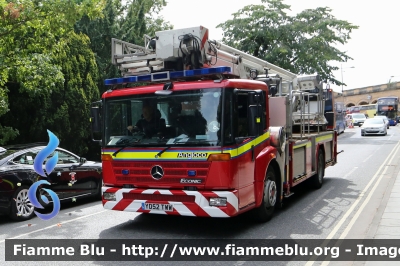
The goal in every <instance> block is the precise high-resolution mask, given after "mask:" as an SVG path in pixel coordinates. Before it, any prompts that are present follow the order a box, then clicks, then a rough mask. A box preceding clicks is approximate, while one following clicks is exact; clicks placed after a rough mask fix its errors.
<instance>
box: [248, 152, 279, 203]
mask: <svg viewBox="0 0 400 266" xmlns="http://www.w3.org/2000/svg"><path fill="white" fill-rule="evenodd" d="M277 152H278V151H277V150H276V149H275V148H274V147H272V146H270V147H267V148H266V149H264V150H263V152H261V153H260V154H259V156H257V158H256V165H255V171H256V172H255V186H254V190H255V203H256V204H255V207H259V206H260V205H261V200H262V198H263V193H264V181H265V177H266V176H267V171H268V168H269V167H272V169H273V170H274V172H275V175H276V178H277V182H276V184H277V186H278V191H279V197H277V199H278V201H279V202H281V197H282V195H283V194H282V189H283V184H282V176H281V171H280V167H279V164H278V162H277V160H276V157H277Z"/></svg>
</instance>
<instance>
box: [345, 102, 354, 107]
mask: <svg viewBox="0 0 400 266" xmlns="http://www.w3.org/2000/svg"><path fill="white" fill-rule="evenodd" d="M352 106H355V104H354V103H348V104H346V107H352Z"/></svg>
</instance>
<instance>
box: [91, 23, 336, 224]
mask: <svg viewBox="0 0 400 266" xmlns="http://www.w3.org/2000/svg"><path fill="white" fill-rule="evenodd" d="M111 59H112V62H113V64H115V65H117V66H118V67H119V69H120V70H121V73H122V77H118V78H113V79H107V80H105V84H106V85H108V86H109V89H108V90H107V91H106V92H105V93H104V94H103V95H102V99H101V101H99V102H96V103H93V105H92V108H91V114H92V115H91V116H92V119H91V121H92V131H93V132H98V133H99V132H100V133H101V139H98V140H95V141H98V142H99V143H100V144H101V149H102V163H103V180H104V186H103V188H102V194H103V197H102V203H103V206H104V208H105V209H109V210H116V211H131V212H143V213H154V214H167V215H184V216H206V217H232V216H236V215H238V214H241V213H244V212H247V211H252V212H253V213H254V216H255V217H256V218H257V219H258V220H260V221H268V220H269V219H271V217H272V215H273V212H274V209H275V208H277V207H279V206H281V204H282V201H283V200H284V198H286V197H289V196H291V195H292V194H293V193H292V188H293V187H295V186H297V185H298V184H300V183H302V182H304V181H306V180H308V181H307V182H308V185H309V186H313V187H315V188H320V187H321V185H322V183H323V177H324V172H325V168H326V167H328V166H331V165H335V164H336V162H337V160H336V157H337V145H336V142H337V134H336V132H335V131H327V130H326V125H327V120H326V119H325V117H324V99H323V88H322V82H321V80H320V79H319V76H318V75H306V76H297V75H295V74H293V73H291V72H289V71H286V70H284V69H282V68H280V67H278V66H276V65H273V64H271V63H268V62H266V61H264V60H261V59H258V58H256V57H254V56H251V55H249V54H246V53H244V52H241V51H239V50H237V49H234V48H232V47H229V46H227V45H224V44H222V43H219V42H217V41H213V40H209V39H208V29H207V28H205V27H202V26H199V27H193V28H185V29H177V30H167V31H160V32H156V34H155V37H149V36H145V46H139V45H136V44H131V43H127V42H124V41H121V40H117V39H113V40H112V57H111ZM93 136H94V135H93Z"/></svg>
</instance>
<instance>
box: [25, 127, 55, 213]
mask: <svg viewBox="0 0 400 266" xmlns="http://www.w3.org/2000/svg"><path fill="white" fill-rule="evenodd" d="M47 133H48V134H49V139H50V140H49V143H48V144H47V146H46V147H45V148H43V149H42V150H41V151H40V152H39V153H38V154H37V155H36V157H35V159H34V161H33V169H35V172H36V173H37V174H38V175H40V176H42V177H45V178H48V175H49V174H50V173H51V172H52V171H53V170H54V168H55V166H56V164H57V162H58V153H57V152H56V153H54V155H53V156H52V157H50V158H48V159H47V161H46V164H45V168H46V173H47V175H46V173H45V172H44V170H43V163H44V161H45V160H46V158H47V157H48V156H49V155H51V154H52V153H53V152H54V151H55V150H56V148H57V147H58V145H59V143H60V141H59V140H58V138H57V137H56V136H55V135H54V134H53V133H52V132H51V131H50V130H47ZM40 185H51V184H50V183H49V182H48V181H46V180H39V181H36V182H35V183H33V184H32V186H31V187H30V188H29V190H28V198H29V200H30V202H31V203H32V205H33V206H35V207H36V208H38V209H43V206H42V204H41V203H40V202H39V200H38V198H37V197H36V195H37V190H38V189H43V190H44V191H46V192H47V193H48V194H49V196H50V197H51V199H52V201H53V211H52V212H51V213H48V214H42V213H39V212H37V211H35V214H36V215H37V217H39V218H40V219H42V220H50V219H51V218H54V217H55V216H56V215H57V214H58V213H59V212H60V199H59V198H58V196H57V194H56V193H55V192H54V191H53V190H51V189H47V188H39V186H40ZM40 199H41V200H42V201H43V202H44V203H45V204H48V203H49V200H48V199H47V197H46V196H44V195H41V197H40Z"/></svg>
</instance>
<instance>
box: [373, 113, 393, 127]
mask: <svg viewBox="0 0 400 266" xmlns="http://www.w3.org/2000/svg"><path fill="white" fill-rule="evenodd" d="M374 118H380V119H383V121H385V125H386V127H387V129H389V126H390V124H389V119H388V118H387V116H384V115H377V116H374Z"/></svg>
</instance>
